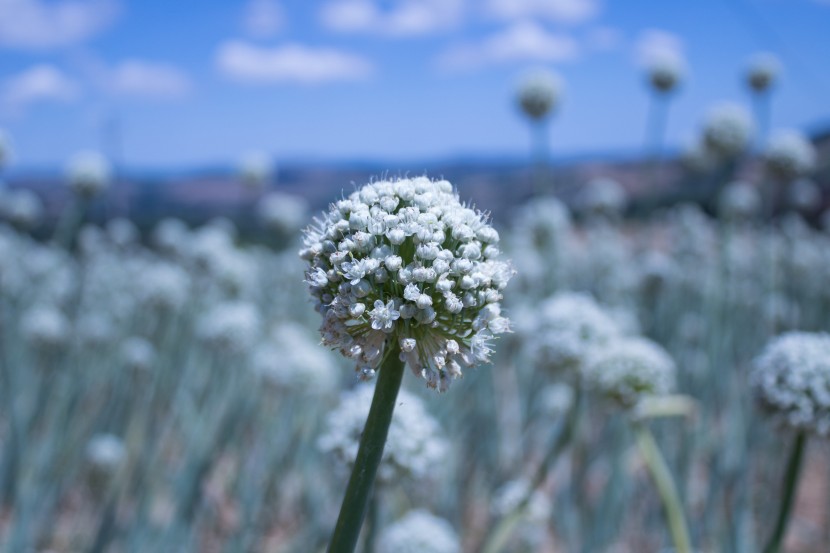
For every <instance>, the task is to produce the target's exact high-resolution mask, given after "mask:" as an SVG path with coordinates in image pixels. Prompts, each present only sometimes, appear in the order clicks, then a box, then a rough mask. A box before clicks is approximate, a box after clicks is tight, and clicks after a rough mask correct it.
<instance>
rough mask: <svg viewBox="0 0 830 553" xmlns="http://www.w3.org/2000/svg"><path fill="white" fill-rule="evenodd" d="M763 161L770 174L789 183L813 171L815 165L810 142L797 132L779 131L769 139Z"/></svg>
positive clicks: (814, 154)
mask: <svg viewBox="0 0 830 553" xmlns="http://www.w3.org/2000/svg"><path fill="white" fill-rule="evenodd" d="M764 159H765V161H766V165H767V169H768V170H769V171H770V173H772V174H773V175H775V176H776V177H778V178H780V179H782V180H784V181H790V180H792V179H795V178H797V177H802V176H804V175H806V174H808V173H809V172H811V171H812V170H813V168H814V167H815V164H816V149H815V147H813V144H812V142H810V140H809V139H807V137H806V136H804V135H803V134H801V133H800V132H798V131H794V130H786V131H779V132H777V133H776V134H774V135H773V137H772V138H771V139H770V141H769V145H768V146H767V150H766V152H764Z"/></svg>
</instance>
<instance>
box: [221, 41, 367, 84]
mask: <svg viewBox="0 0 830 553" xmlns="http://www.w3.org/2000/svg"><path fill="white" fill-rule="evenodd" d="M216 65H217V67H218V68H219V70H220V71H221V72H222V73H223V74H225V75H226V76H228V77H230V78H232V79H235V80H237V81H241V82H248V83H278V82H295V83H305V84H314V83H323V82H330V81H345V80H358V79H364V78H366V77H368V76H370V75H371V74H372V72H373V71H374V67H373V65H372V63H371V62H369V61H368V60H367V59H365V58H363V57H361V56H358V55H355V54H351V53H348V52H343V51H340V50H336V49H333V48H311V47H308V46H303V45H299V44H288V45H284V46H279V47H276V48H262V47H258V46H254V45H252V44H248V43H245V42H242V41H230V42H226V43H224V44H222V45H220V47H219V49H218V51H217V53H216Z"/></svg>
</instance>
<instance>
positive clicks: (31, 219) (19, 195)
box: [3, 188, 43, 230]
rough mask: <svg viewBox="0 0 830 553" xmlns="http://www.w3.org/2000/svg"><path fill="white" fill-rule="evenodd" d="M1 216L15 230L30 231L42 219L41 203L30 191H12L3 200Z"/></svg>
mask: <svg viewBox="0 0 830 553" xmlns="http://www.w3.org/2000/svg"><path fill="white" fill-rule="evenodd" d="M3 215H4V216H5V217H6V219H7V220H8V221H9V223H11V224H12V226H14V227H15V228H18V229H20V230H31V229H33V228H34V227H36V226H37V225H38V223H39V222H40V220H41V219H42V218H43V202H42V201H41V200H40V197H39V196H38V195H37V194H35V193H34V192H32V191H31V190H27V189H24V188H20V189H16V190H12V191H11V192H10V193H9V195H8V197H7V198H6V199H5V205H4V206H3Z"/></svg>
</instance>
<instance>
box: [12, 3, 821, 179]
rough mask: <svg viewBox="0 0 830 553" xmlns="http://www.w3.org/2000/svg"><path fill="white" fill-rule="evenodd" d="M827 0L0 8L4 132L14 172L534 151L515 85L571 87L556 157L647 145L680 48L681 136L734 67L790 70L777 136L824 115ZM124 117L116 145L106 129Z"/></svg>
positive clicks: (672, 130) (677, 128)
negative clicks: (652, 102) (99, 154)
mask: <svg viewBox="0 0 830 553" xmlns="http://www.w3.org/2000/svg"><path fill="white" fill-rule="evenodd" d="M827 29H830V0H695V1H691V0H686V1H682V0H674V1H667V0H394V1H392V0H324V1H319V2H313V1H308V0H246V1H239V2H236V1H230V0H224V1H222V0H200V1H196V0H177V1H176V0H134V1H128V0H50V1H46V0H0V128H3V129H5V132H6V134H8V135H9V136H10V137H11V138H12V140H13V144H14V151H15V159H16V160H17V163H18V164H19V165H20V166H38V165H48V166H55V165H59V164H62V163H63V161H64V160H65V159H66V158H67V157H68V156H70V155H72V154H73V153H74V152H76V151H79V150H83V149H104V150H105V151H106V150H109V151H107V152H106V153H112V154H113V155H116V153H115V152H117V156H118V157H119V158H120V159H121V161H122V162H123V163H125V164H126V165H128V166H130V167H135V168H144V167H154V168H186V167H194V166H199V165H206V164H217V163H235V161H236V160H238V159H239V158H240V157H241V156H243V155H244V154H245V153H246V152H249V151H252V150H265V151H268V152H270V153H272V154H273V155H274V156H275V158H276V159H277V160H278V161H279V160H283V161H292V160H297V159H303V160H331V161H338V160H355V159H359V160H377V161H384V160H389V161H390V162H392V161H415V160H417V161H429V160H447V159H453V158H457V157H462V156H464V157H466V156H475V157H484V156H491V155H492V156H498V157H504V156H523V155H526V152H527V150H528V141H529V133H528V129H527V126H526V125H525V122H524V121H523V120H522V119H521V117H520V116H519V114H518V113H517V110H516V107H515V102H514V95H515V88H516V84H517V82H518V80H519V79H520V77H521V75H523V74H524V73H525V72H526V71H528V70H529V69H532V68H536V67H540V66H542V67H548V68H551V69H554V70H555V71H557V72H558V73H559V74H560V75H561V76H562V79H563V81H564V82H565V94H564V99H563V102H562V105H561V107H560V109H559V111H558V112H557V113H556V115H555V117H554V119H553V121H552V125H551V130H550V133H551V145H552V148H553V150H554V155H562V156H567V155H574V154H591V153H603V152H631V151H636V150H637V149H638V148H641V147H642V145H643V141H644V132H645V130H644V126H645V123H644V118H645V114H646V110H647V106H648V94H647V91H646V88H645V86H644V84H643V77H642V67H641V60H642V59H643V57H644V56H648V55H649V54H650V53H653V52H654V51H655V50H658V49H669V50H671V51H673V52H674V53H676V54H677V55H679V56H682V57H683V59H684V60H685V63H686V65H687V66H688V68H689V70H688V79H687V80H686V82H685V83H684V85H683V87H682V89H681V90H680V91H679V93H678V94H677V95H676V96H675V97H674V98H673V101H672V106H671V115H670V122H669V131H668V141H669V143H670V144H671V145H675V146H677V145H680V144H682V143H684V142H686V141H688V140H690V139H691V138H692V137H693V136H694V135H695V132H696V129H697V128H698V127H699V124H700V120H701V118H702V116H703V114H704V113H705V111H706V109H707V107H708V106H710V105H711V104H713V103H716V102H719V101H723V100H729V101H736V102H742V103H748V95H747V93H746V90H745V88H744V87H743V85H742V81H741V74H742V72H743V71H744V69H745V67H746V63H747V60H748V59H749V58H750V57H751V56H752V55H753V54H754V53H756V52H759V51H769V52H772V53H774V54H776V55H777V56H778V57H779V58H780V59H781V61H782V63H783V65H784V67H785V71H784V74H783V77H782V81H781V83H780V86H778V87H777V89H776V90H775V95H774V100H773V102H774V104H773V127H799V128H809V127H811V126H815V125H816V124H819V123H822V122H830V100H828V98H830V70H828V65H827V60H828V56H829V55H830V33H828V32H827ZM113 121H115V122H117V123H116V125H117V128H118V129H119V134H120V136H121V140H120V147H118V148H117V150H116V149H115V147H114V146H113V145H112V141H111V140H108V139H107V137H108V136H110V135H111V134H107V133H106V132H105V130H104V129H107V128H113V124H112V122H113Z"/></svg>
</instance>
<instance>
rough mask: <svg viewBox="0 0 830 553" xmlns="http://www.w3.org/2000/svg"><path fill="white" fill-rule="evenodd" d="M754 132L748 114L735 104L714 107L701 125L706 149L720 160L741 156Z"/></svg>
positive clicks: (753, 126)
mask: <svg viewBox="0 0 830 553" xmlns="http://www.w3.org/2000/svg"><path fill="white" fill-rule="evenodd" d="M754 132H755V125H754V123H753V122H752V118H751V117H750V115H749V113H748V112H747V111H746V109H744V108H743V107H741V106H739V105H737V104H728V103H727V104H720V105H717V106H715V107H714V108H712V109H711V110H710V111H709V113H708V115H707V116H706V120H705V121H704V123H703V140H704V143H705V144H706V148H707V149H708V150H709V151H710V152H712V153H713V154H714V155H715V156H717V157H718V158H720V159H733V158H735V157H738V156H739V155H740V154H742V153H743V152H744V151H745V150H746V149H747V147H748V146H749V142H750V140H751V139H752V135H753V133H754Z"/></svg>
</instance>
